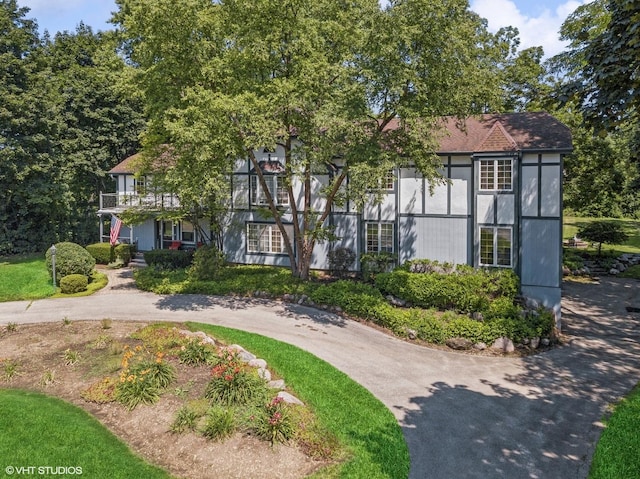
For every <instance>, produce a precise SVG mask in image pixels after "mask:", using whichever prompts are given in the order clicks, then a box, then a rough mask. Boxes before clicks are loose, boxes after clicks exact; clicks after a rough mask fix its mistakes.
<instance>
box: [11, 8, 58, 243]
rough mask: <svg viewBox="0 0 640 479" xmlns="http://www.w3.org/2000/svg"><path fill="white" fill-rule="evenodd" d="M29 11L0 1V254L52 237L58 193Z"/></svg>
mask: <svg viewBox="0 0 640 479" xmlns="http://www.w3.org/2000/svg"><path fill="white" fill-rule="evenodd" d="M27 12H28V9H26V8H18V5H17V3H16V1H15V0H0V254H6V253H13V252H20V251H26V250H29V249H30V248H31V247H35V248H42V247H44V245H45V242H46V239H49V240H53V239H54V237H55V223H56V219H57V217H58V211H57V209H56V200H55V198H57V197H60V196H61V193H62V192H61V189H60V187H59V185H60V182H59V181H58V180H59V178H60V176H59V172H58V170H57V169H56V168H55V158H54V152H53V144H52V142H51V141H50V135H49V133H50V132H51V131H52V130H53V129H54V128H55V119H54V118H55V115H56V110H55V108H54V107H53V105H52V104H51V102H50V99H49V98H47V97H46V95H44V94H43V92H42V91H41V89H40V88H38V85H39V78H38V69H39V65H38V55H37V51H38V49H39V47H40V40H39V38H38V35H37V25H36V23H35V22H34V21H33V20H29V19H26V18H25V16H26V14H27Z"/></svg>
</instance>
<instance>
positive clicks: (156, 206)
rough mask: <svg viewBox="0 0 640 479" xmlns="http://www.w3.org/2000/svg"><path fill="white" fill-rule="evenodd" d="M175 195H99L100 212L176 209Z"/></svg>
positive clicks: (177, 205)
mask: <svg viewBox="0 0 640 479" xmlns="http://www.w3.org/2000/svg"><path fill="white" fill-rule="evenodd" d="M179 206H180V202H179V201H178V198H177V197H176V196H175V195H171V194H160V195H149V194H147V195H139V194H137V193H130V192H125V193H100V212H114V213H115V212H119V211H124V210H126V209H129V208H139V209H149V210H161V209H171V208H178V207H179Z"/></svg>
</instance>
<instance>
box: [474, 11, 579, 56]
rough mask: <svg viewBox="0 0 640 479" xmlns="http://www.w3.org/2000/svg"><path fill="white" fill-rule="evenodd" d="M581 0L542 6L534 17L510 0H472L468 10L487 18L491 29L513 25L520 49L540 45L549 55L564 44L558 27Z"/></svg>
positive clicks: (495, 29) (559, 50)
mask: <svg viewBox="0 0 640 479" xmlns="http://www.w3.org/2000/svg"><path fill="white" fill-rule="evenodd" d="M584 3H586V0H570V1H568V2H564V3H562V4H560V5H558V6H557V7H556V8H555V10H550V9H544V10H542V11H541V13H539V14H538V15H537V16H535V17H534V16H527V15H525V14H523V13H522V12H521V11H520V10H519V9H518V6H517V5H516V3H515V2H514V1H513V0H473V1H472V2H471V10H473V11H474V12H476V13H477V14H479V15H480V16H481V17H484V18H486V19H487V20H488V22H489V30H491V31H492V32H496V31H497V30H498V29H499V28H502V27H507V26H513V27H516V28H517V29H518V31H519V32H520V47H521V48H529V47H533V46H541V47H543V48H544V53H545V57H547V58H548V57H551V56H553V55H555V54H557V53H560V52H561V51H562V50H563V49H564V47H565V46H566V45H565V43H564V42H561V41H560V34H559V32H560V27H561V26H562V23H563V22H564V21H565V20H566V18H567V16H569V14H571V13H573V11H574V10H575V9H576V8H578V7H579V6H580V5H582V4H584Z"/></svg>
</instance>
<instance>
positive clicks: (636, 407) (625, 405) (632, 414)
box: [589, 387, 640, 479]
mask: <svg viewBox="0 0 640 479" xmlns="http://www.w3.org/2000/svg"><path fill="white" fill-rule="evenodd" d="M605 423H606V428H605V430H604V431H603V432H602V436H601V437H600V441H599V442H598V445H597V446H596V451H595V453H594V455H593V462H592V463H591V470H590V471H589V479H618V478H632V477H640V454H638V451H640V434H638V431H640V387H636V388H635V389H634V390H633V391H632V392H631V393H630V394H629V395H628V396H627V398H625V399H624V400H622V401H621V402H620V403H619V404H618V405H617V406H616V408H615V410H614V412H613V414H612V416H611V417H610V418H609V419H608V420H607V421H605Z"/></svg>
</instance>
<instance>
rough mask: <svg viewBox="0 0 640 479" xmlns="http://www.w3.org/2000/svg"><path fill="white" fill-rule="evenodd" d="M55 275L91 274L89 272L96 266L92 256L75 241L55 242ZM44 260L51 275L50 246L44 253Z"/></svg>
mask: <svg viewBox="0 0 640 479" xmlns="http://www.w3.org/2000/svg"><path fill="white" fill-rule="evenodd" d="M55 246H56V276H59V277H62V278H63V277H65V276H69V275H70V274H81V275H84V276H87V277H88V276H91V272H92V271H93V269H94V268H95V266H96V260H95V259H93V256H91V254H89V252H88V251H87V250H86V249H84V248H83V247H82V246H80V245H79V244H76V243H70V242H62V243H56V245H55ZM45 262H46V264H47V269H48V270H49V274H50V275H51V276H53V271H52V264H51V248H49V249H48V250H47V252H46V254H45Z"/></svg>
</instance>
